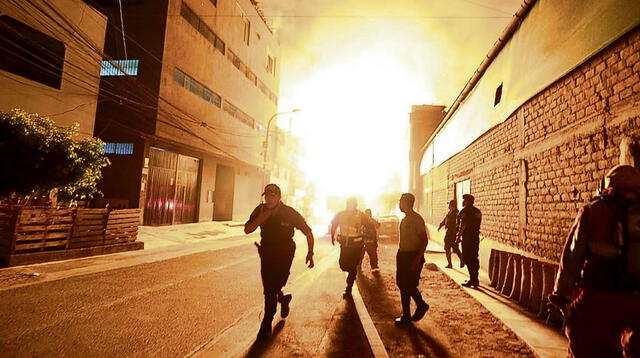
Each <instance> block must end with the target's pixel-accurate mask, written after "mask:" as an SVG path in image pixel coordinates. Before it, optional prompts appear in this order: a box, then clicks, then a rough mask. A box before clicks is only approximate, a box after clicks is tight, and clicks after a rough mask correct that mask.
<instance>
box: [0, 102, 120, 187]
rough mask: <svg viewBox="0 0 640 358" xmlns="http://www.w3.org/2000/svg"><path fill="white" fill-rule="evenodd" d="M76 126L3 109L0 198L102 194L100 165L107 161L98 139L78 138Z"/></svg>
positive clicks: (0, 113) (23, 112)
mask: <svg viewBox="0 0 640 358" xmlns="http://www.w3.org/2000/svg"><path fill="white" fill-rule="evenodd" d="M77 131H78V125H73V126H70V127H69V128H60V127H57V126H56V124H55V123H54V122H53V121H52V120H50V119H49V118H47V117H42V116H39V115H38V114H35V113H27V112H25V111H22V110H19V109H13V110H11V111H10V112H0V168H2V169H1V170H0V197H6V196H7V195H10V194H12V193H16V194H18V195H20V196H24V195H32V194H42V193H46V192H48V191H49V190H51V189H58V193H59V195H60V196H61V198H62V199H67V200H69V199H71V200H83V199H89V198H91V197H92V196H93V195H95V194H96V193H98V189H97V184H98V181H99V180H100V179H101V178H102V173H101V169H102V168H104V167H105V166H107V165H109V159H107V158H106V157H105V155H104V150H103V145H104V143H103V142H102V141H101V140H99V139H97V138H87V139H83V140H81V141H75V140H73V138H74V137H75V136H76V135H77Z"/></svg>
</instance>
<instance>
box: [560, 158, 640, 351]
mask: <svg viewBox="0 0 640 358" xmlns="http://www.w3.org/2000/svg"><path fill="white" fill-rule="evenodd" d="M605 187H606V188H605V189H604V190H603V192H602V194H601V195H600V196H598V197H596V198H595V199H593V200H592V201H591V202H590V203H588V204H586V205H585V206H584V207H582V208H581V209H580V211H579V212H578V216H577V218H576V220H575V222H574V223H573V226H572V227H571V230H570V231H569V236H568V237H567V240H566V243H565V246H564V251H563V253H562V258H561V260H560V270H559V271H558V276H557V278H556V283H555V289H554V292H553V294H551V295H550V296H549V301H550V302H551V303H552V304H554V305H556V306H558V307H559V308H560V310H561V311H562V312H563V313H564V315H565V323H566V325H565V335H566V336H567V338H568V339H569V355H568V356H569V357H576V358H581V357H625V358H631V357H640V171H639V170H638V169H636V168H634V167H632V166H630V165H618V166H616V167H614V168H613V169H611V170H610V171H609V172H608V173H607V175H606V177H605Z"/></svg>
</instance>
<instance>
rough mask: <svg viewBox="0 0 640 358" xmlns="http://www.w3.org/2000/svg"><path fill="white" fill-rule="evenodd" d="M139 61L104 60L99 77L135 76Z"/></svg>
mask: <svg viewBox="0 0 640 358" xmlns="http://www.w3.org/2000/svg"><path fill="white" fill-rule="evenodd" d="M139 63H140V60H104V61H102V67H101V68H100V76H137V75H138V64H139Z"/></svg>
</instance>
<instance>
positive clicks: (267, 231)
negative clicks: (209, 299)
mask: <svg viewBox="0 0 640 358" xmlns="http://www.w3.org/2000/svg"><path fill="white" fill-rule="evenodd" d="M262 195H264V199H265V203H264V204H260V205H258V206H257V207H256V208H255V209H254V210H253V212H252V213H251V216H250V217H249V220H248V221H247V222H246V223H245V224H244V232H245V233H246V234H250V233H252V232H254V231H255V230H256V229H257V228H258V226H259V227H260V238H261V240H260V244H256V246H257V247H258V254H260V274H261V276H262V286H263V288H264V290H263V293H264V318H263V319H262V324H261V325H260V330H259V331H258V338H267V337H269V336H270V335H271V323H272V321H273V316H274V315H275V314H276V309H277V305H278V303H280V305H281V307H280V316H281V317H282V318H286V317H287V316H288V315H289V303H290V302H291V294H284V293H283V292H282V288H283V287H284V286H285V285H286V283H287V280H288V279H289V270H290V269H291V263H292V262H293V256H294V253H295V250H296V244H295V243H294V241H293V234H294V229H296V228H297V229H298V230H300V231H302V233H303V234H304V235H305V236H306V237H307V247H308V251H307V256H306V259H305V262H306V263H307V264H308V265H309V268H312V267H313V232H312V231H311V228H310V227H309V225H307V223H306V221H305V220H304V218H303V217H302V216H301V215H300V214H299V213H298V212H297V211H296V210H295V209H293V208H292V207H289V206H287V205H285V204H283V203H282V201H280V199H281V193H280V188H279V187H278V186H277V185H275V184H268V185H267V186H265V187H264V193H262Z"/></svg>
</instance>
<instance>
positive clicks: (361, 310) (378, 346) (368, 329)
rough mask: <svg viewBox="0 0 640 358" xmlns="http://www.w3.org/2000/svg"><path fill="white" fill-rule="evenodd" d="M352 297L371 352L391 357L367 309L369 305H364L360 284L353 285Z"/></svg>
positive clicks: (375, 356)
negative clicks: (359, 288)
mask: <svg viewBox="0 0 640 358" xmlns="http://www.w3.org/2000/svg"><path fill="white" fill-rule="evenodd" d="M352 297H353V302H354V303H355V306H356V311H357V312H358V317H360V322H361V323H362V328H363V329H364V334H365V336H366V337H367V341H368V343H369V348H370V349H371V353H373V357H374V358H389V354H388V353H387V350H386V348H384V344H383V343H382V339H380V335H379V334H378V331H377V330H376V327H375V326H374V325H373V320H372V319H371V316H370V315H369V311H367V307H366V306H365V305H364V301H363V300H362V296H360V290H358V285H353V293H352Z"/></svg>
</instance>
